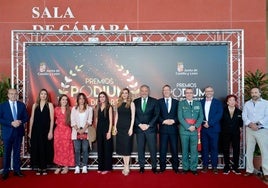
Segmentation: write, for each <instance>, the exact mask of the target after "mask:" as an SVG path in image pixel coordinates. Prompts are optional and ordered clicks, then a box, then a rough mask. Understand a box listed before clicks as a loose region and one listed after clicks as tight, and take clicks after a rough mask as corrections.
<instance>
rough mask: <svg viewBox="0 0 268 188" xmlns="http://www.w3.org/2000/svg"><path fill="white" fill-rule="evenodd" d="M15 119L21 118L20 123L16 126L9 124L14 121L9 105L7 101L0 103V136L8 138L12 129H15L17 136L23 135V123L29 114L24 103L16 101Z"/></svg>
mask: <svg viewBox="0 0 268 188" xmlns="http://www.w3.org/2000/svg"><path fill="white" fill-rule="evenodd" d="M17 119H18V120H21V122H22V123H21V125H20V126H19V127H17V128H15V127H13V126H12V125H11V122H12V121H14V119H13V116H12V110H11V108H10V105H9V101H6V102H4V103H2V104H1V105H0V124H1V125H2V126H1V127H2V138H3V139H4V140H5V139H8V138H10V137H11V135H12V132H13V131H17V133H18V136H21V137H22V136H24V134H25V130H24V124H25V123H26V122H27V121H28V119H29V116H28V113H27V110H26V106H25V104H24V103H22V102H20V101H17Z"/></svg>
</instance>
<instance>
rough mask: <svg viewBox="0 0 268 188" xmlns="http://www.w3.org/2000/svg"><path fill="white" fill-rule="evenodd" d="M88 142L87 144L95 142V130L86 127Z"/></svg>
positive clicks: (91, 127)
mask: <svg viewBox="0 0 268 188" xmlns="http://www.w3.org/2000/svg"><path fill="white" fill-rule="evenodd" d="M88 141H89V142H95V141H96V129H95V127H93V126H89V127H88Z"/></svg>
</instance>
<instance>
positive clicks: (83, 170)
mask: <svg viewBox="0 0 268 188" xmlns="http://www.w3.org/2000/svg"><path fill="white" fill-rule="evenodd" d="M82 173H83V174H86V173H87V166H83V168H82Z"/></svg>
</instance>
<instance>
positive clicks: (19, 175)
mask: <svg viewBox="0 0 268 188" xmlns="http://www.w3.org/2000/svg"><path fill="white" fill-rule="evenodd" d="M14 176H18V177H24V174H22V173H21V172H14Z"/></svg>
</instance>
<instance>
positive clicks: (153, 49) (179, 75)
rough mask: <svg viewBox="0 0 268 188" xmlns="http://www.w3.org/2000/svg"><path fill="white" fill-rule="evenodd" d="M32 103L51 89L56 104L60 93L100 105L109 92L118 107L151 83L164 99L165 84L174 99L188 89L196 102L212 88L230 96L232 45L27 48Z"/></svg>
mask: <svg viewBox="0 0 268 188" xmlns="http://www.w3.org/2000/svg"><path fill="white" fill-rule="evenodd" d="M25 57H26V64H27V67H28V68H27V71H26V74H27V75H28V76H27V77H28V79H27V86H26V88H27V93H26V96H27V97H28V99H27V103H28V104H29V105H30V106H31V105H32V104H33V103H34V101H35V100H36V98H37V95H38V93H39V90H40V89H42V88H45V89H47V90H48V92H49V94H50V97H51V100H52V102H53V103H54V104H55V105H56V104H57V98H58V97H59V96H60V94H63V93H64V94H67V95H68V96H69V97H70V99H71V103H72V105H75V101H76V96H77V94H78V93H79V92H83V93H85V94H86V95H87V97H88V100H89V103H90V105H92V106H94V105H96V101H97V96H98V93H99V92H100V91H105V92H107V94H108V95H109V97H110V101H111V103H112V104H113V105H114V104H115V103H116V100H117V98H118V95H119V92H120V90H121V89H122V88H124V87H127V88H129V89H130V91H131V92H132V94H133V98H137V97H139V87H140V86H141V85H142V84H147V85H148V86H150V88H151V94H150V95H151V96H152V97H155V98H160V97H162V92H161V88H162V86H163V85H165V84H169V85H170V86H171V87H172V95H173V97H174V98H177V99H178V100H181V99H183V98H184V90H185V88H187V87H192V88H193V89H194V94H195V98H196V99H201V98H202V97H203V96H204V92H203V90H204V87H206V86H207V85H211V86H212V87H214V89H215V97H217V98H219V99H224V98H225V96H226V95H227V94H228V89H227V88H228V87H227V86H228V83H229V80H228V71H229V70H228V57H229V55H228V45H227V44H226V45H225V44H223V45H201V44H200V45H163V44H161V45H135V46H133V45H90V44H88V45H86V44H83V45H73V44H64V45H59V44H54V45H53V44H47V45H46V44H45V45H44V44H43V45H36V44H27V45H26V55H25Z"/></svg>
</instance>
